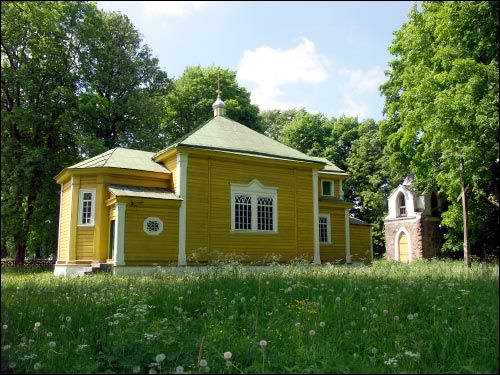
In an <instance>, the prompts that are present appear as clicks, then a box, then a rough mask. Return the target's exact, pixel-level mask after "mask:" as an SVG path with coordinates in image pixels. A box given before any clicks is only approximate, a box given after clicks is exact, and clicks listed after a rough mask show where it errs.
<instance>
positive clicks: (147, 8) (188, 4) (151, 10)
mask: <svg viewBox="0 0 500 375" xmlns="http://www.w3.org/2000/svg"><path fill="white" fill-rule="evenodd" d="M208 3H209V2H208V1H144V2H143V11H144V14H146V15H148V16H186V15H188V14H190V13H192V12H194V11H196V10H199V9H201V8H203V7H205V6H207V5H208Z"/></svg>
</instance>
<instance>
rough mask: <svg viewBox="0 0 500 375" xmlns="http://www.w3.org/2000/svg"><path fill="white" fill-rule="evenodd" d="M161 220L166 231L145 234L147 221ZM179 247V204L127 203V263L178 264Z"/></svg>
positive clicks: (125, 249)
mask: <svg viewBox="0 0 500 375" xmlns="http://www.w3.org/2000/svg"><path fill="white" fill-rule="evenodd" d="M150 216H152V217H159V218H160V220H161V221H162V222H163V232H161V233H160V234H159V235H157V236H151V235H148V234H146V233H145V232H144V229H143V228H144V227H143V225H144V220H145V219H146V218H148V217H150ZM178 246H179V208H178V205H177V204H176V205H170V206H164V205H162V206H158V205H155V203H154V202H152V203H136V204H127V208H126V209H125V247H124V253H125V264H126V265H141V264H151V263H158V264H165V263H171V262H174V263H177V257H178V251H177V249H178Z"/></svg>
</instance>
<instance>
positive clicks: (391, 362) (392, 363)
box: [384, 358, 398, 366]
mask: <svg viewBox="0 0 500 375" xmlns="http://www.w3.org/2000/svg"><path fill="white" fill-rule="evenodd" d="M384 363H385V364H386V365H387V366H397V365H398V361H397V359H396V358H389V359H387V360H386V361H384Z"/></svg>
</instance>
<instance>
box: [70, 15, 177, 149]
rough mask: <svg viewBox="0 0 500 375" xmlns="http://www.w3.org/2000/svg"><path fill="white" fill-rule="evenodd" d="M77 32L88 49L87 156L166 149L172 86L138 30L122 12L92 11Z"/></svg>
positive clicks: (81, 119)
mask: <svg viewBox="0 0 500 375" xmlns="http://www.w3.org/2000/svg"><path fill="white" fill-rule="evenodd" d="M78 33H79V38H80V43H81V45H82V46H85V53H82V54H81V55H80V80H81V88H80V89H81V93H80V95H79V102H78V104H79V105H78V113H77V117H76V119H77V127H78V129H77V132H76V134H77V135H78V144H79V145H80V146H81V147H82V152H83V153H84V154H86V155H89V156H92V155H95V154H98V153H101V152H103V151H106V150H109V149H110V148H113V147H116V146H124V147H132V148H138V149H144V150H151V151H153V150H158V149H160V148H162V147H165V143H166V140H165V139H164V138H162V132H161V125H160V124H161V121H162V117H163V112H164V96H165V95H166V94H167V93H168V90H169V89H170V86H171V81H170V79H169V78H168V77H167V73H165V72H164V71H162V70H161V69H160V68H159V66H158V59H157V58H154V57H152V54H151V50H150V49H149V47H148V46H147V45H145V44H143V43H142V40H141V36H140V34H139V32H138V31H137V30H136V29H135V27H134V25H133V24H132V23H131V22H130V20H129V19H128V18H127V17H126V16H124V15H122V14H120V13H106V12H93V13H92V14H89V16H88V17H87V18H86V20H85V22H84V23H82V24H81V26H80V27H79V30H78Z"/></svg>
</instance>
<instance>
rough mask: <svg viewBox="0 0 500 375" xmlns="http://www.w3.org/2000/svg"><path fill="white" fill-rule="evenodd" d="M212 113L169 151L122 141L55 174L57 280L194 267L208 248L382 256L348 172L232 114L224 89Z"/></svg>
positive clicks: (315, 256) (251, 255)
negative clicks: (227, 112)
mask: <svg viewBox="0 0 500 375" xmlns="http://www.w3.org/2000/svg"><path fill="white" fill-rule="evenodd" d="M213 110H214V117H213V118H212V119H211V120H210V121H208V122H206V123H205V124H203V125H202V126H200V127H198V128H197V129H195V130H194V131H192V132H191V133H189V134H187V135H186V136H184V137H183V138H181V139H179V140H178V141H177V142H175V143H174V144H172V145H170V146H168V147H167V148H165V149H163V150H161V151H158V152H156V153H154V152H146V151H139V150H131V149H125V148H115V149H112V150H109V151H107V152H105V153H103V154H100V155H97V156H95V157H93V158H90V159H88V160H84V161H82V162H80V163H78V164H75V165H72V166H70V167H67V168H65V169H64V170H63V171H61V172H60V173H59V174H58V175H57V176H56V177H55V179H56V181H57V183H59V184H60V185H61V196H60V217H59V234H58V249H57V263H56V266H55V270H54V273H55V274H56V275H79V274H84V273H87V272H90V271H92V270H93V269H96V268H108V269H111V270H112V271H113V273H118V274H120V273H144V272H148V271H154V270H156V269H157V266H158V265H160V266H188V267H189V266H190V265H194V264H196V265H198V264H203V262H204V261H208V260H210V259H211V258H210V256H211V255H210V254H218V256H220V255H221V254H222V257H224V256H227V257H228V258H231V259H233V258H234V257H237V259H240V260H241V261H243V262H248V263H258V262H264V261H265V260H266V259H277V260H279V261H283V262H286V261H290V260H293V259H297V258H305V259H307V260H310V261H312V262H314V263H317V264H320V263H324V262H332V261H337V260H345V261H346V262H348V263H349V262H351V261H365V262H369V261H371V260H372V258H373V255H372V244H371V225H370V224H367V223H364V222H362V221H360V220H357V219H354V218H350V217H349V208H350V207H351V204H350V203H348V202H346V201H344V200H343V192H342V183H343V181H344V180H345V179H346V178H347V174H346V173H345V172H344V171H342V170H341V169H339V168H338V167H336V166H335V165H334V164H333V163H331V162H330V161H328V160H327V159H323V158H317V157H311V156H308V155H306V154H303V153H302V152H299V151H297V150H295V149H293V148H291V147H288V146H286V145H284V144H281V143H279V142H277V141H275V140H273V139H271V138H268V137H266V136H265V135H263V134H260V133H258V132H256V131H254V130H251V129H250V128H248V127H246V126H244V125H242V124H240V123H238V122H235V121H232V120H231V119H229V118H227V117H225V116H224V102H223V101H222V100H221V98H220V96H218V97H217V100H216V101H215V103H214V104H213ZM200 254H201V255H200ZM194 260H196V263H195V262H194ZM200 262H201V263H200Z"/></svg>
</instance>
